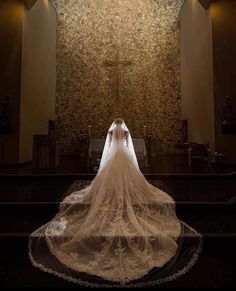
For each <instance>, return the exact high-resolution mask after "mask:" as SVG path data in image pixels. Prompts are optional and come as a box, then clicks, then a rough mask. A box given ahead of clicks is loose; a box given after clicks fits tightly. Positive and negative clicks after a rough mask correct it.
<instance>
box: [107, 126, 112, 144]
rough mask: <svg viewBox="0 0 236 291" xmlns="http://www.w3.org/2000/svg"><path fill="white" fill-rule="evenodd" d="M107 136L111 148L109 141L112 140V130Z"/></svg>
mask: <svg viewBox="0 0 236 291" xmlns="http://www.w3.org/2000/svg"><path fill="white" fill-rule="evenodd" d="M108 136H109V147H110V146H111V140H112V130H111V131H108Z"/></svg>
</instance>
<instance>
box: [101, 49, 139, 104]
mask: <svg viewBox="0 0 236 291" xmlns="http://www.w3.org/2000/svg"><path fill="white" fill-rule="evenodd" d="M103 65H104V67H106V68H114V71H113V72H112V77H113V76H114V77H115V82H114V83H115V86H113V87H112V90H113V93H115V94H114V95H115V97H116V98H117V101H120V91H121V90H120V89H121V81H122V78H123V68H125V67H130V66H132V65H133V63H132V61H130V60H122V59H120V56H119V53H117V55H116V58H115V59H114V60H105V61H104V62H103Z"/></svg>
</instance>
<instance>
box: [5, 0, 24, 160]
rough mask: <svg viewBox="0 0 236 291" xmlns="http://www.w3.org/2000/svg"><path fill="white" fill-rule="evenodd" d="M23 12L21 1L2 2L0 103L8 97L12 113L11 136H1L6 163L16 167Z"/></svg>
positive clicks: (6, 0) (7, 0) (9, 0)
mask: <svg viewBox="0 0 236 291" xmlns="http://www.w3.org/2000/svg"><path fill="white" fill-rule="evenodd" d="M23 11H24V7H23V4H22V2H21V1H20V0H4V1H2V0H1V1H0V103H2V100H3V98H4V97H5V96H9V97H10V101H11V103H12V110H13V111H12V116H13V120H12V125H13V133H12V135H0V142H1V143H4V148H5V156H4V162H5V163H17V162H18V158H19V118H20V116H19V110H20V104H19V102H20V89H21V48H22V21H23Z"/></svg>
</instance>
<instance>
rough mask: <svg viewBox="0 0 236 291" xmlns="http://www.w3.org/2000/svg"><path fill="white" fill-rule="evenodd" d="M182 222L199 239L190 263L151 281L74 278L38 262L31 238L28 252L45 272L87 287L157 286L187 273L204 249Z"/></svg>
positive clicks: (34, 264)
mask: <svg viewBox="0 0 236 291" xmlns="http://www.w3.org/2000/svg"><path fill="white" fill-rule="evenodd" d="M180 222H181V224H183V225H185V226H186V227H187V228H189V229H190V230H191V231H193V232H194V233H195V234H196V237H198V239H199V243H198V246H197V248H196V249H195V251H194V253H193V255H192V257H191V258H190V260H189V261H188V263H187V264H186V265H185V266H184V267H183V268H181V269H180V270H178V271H177V272H176V273H174V274H173V275H169V276H166V277H164V278H160V279H156V280H151V281H148V280H147V281H145V282H140V283H127V284H125V283H120V284H119V283H114V282H113V283H111V284H104V283H92V282H89V281H86V280H82V279H76V278H73V277H72V276H69V275H65V274H62V273H60V272H57V271H55V270H52V269H51V268H48V267H45V266H44V265H43V264H40V263H38V262H36V260H35V259H34V258H33V256H32V249H31V240H30V239H29V242H28V248H29V252H28V254H29V258H30V261H31V263H32V265H33V266H35V267H36V268H39V269H40V270H42V271H43V272H46V273H49V274H52V275H54V276H56V277H58V278H61V279H64V280H66V281H68V282H71V283H74V284H79V285H82V286H86V287H93V288H110V287H114V288H120V287H122V288H143V287H151V286H155V285H161V284H165V283H168V282H171V281H174V280H176V279H178V278H179V277H181V276H182V275H184V274H186V273H187V272H188V271H189V270H190V269H191V268H192V267H193V266H194V265H195V264H196V262H197V260H198V257H199V255H200V253H201V251H202V245H203V241H202V236H201V234H200V233H198V232H197V231H196V230H195V229H193V228H191V227H190V226H189V225H187V224H186V223H184V222H183V221H181V220H180ZM46 225H47V223H46V224H45V225H42V226H41V227H40V228H39V229H38V230H41V229H43V228H44V227H45V226H46ZM33 234H34V233H33ZM33 234H32V235H33ZM145 275H147V273H146V272H145V273H144V274H143V276H145ZM98 277H99V275H98Z"/></svg>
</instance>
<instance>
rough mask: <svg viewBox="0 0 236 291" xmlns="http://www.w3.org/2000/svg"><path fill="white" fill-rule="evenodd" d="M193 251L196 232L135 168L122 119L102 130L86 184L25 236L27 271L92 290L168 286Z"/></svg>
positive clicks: (197, 243)
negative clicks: (33, 268)
mask: <svg viewBox="0 0 236 291" xmlns="http://www.w3.org/2000/svg"><path fill="white" fill-rule="evenodd" d="M200 250H201V235H200V234H199V233H198V232H196V231H195V230H194V229H192V228H190V227H189V226H188V225H186V224H185V223H183V222H182V221H180V220H179V219H178V218H177V216H176V213H175V202H174V200H173V199H172V197H170V196H169V195H168V194H167V193H165V192H163V191H161V190H160V189H158V188H156V187H154V186H152V185H151V184H150V183H148V181H147V180H146V179H145V177H144V176H143V174H142V173H141V171H140V170H139V166H138V162H137V158H136V155H135V151H134V147H133V142H132V138H131V135H130V132H129V130H128V128H127V127H126V125H125V123H124V121H123V120H122V119H116V120H115V121H114V122H113V124H112V125H111V127H110V129H109V131H108V134H107V138H106V143H105V147H104V150H103V155H102V159H101V163H100V167H99V170H98V173H97V175H96V177H95V179H94V180H93V181H92V183H91V184H90V186H88V187H87V188H85V189H82V190H78V191H75V192H73V193H72V194H71V195H69V196H68V197H66V198H65V199H64V200H63V201H62V202H61V203H60V209H59V212H58V214H57V215H56V216H55V217H54V218H53V219H52V220H51V221H50V222H48V223H47V224H46V225H43V226H42V227H40V228H39V229H37V230H36V231H35V232H33V233H32V234H31V235H30V239H29V256H30V259H31V262H32V263H33V265H34V266H36V267H39V268H40V269H41V270H43V271H46V272H49V273H52V274H54V275H56V276H59V277H61V278H64V279H66V280H68V281H71V282H74V283H78V284H82V285H87V286H93V287H100V286H103V287H109V286H113V287H115V286H123V287H124V286H125V287H127V286H128V287H130V286H133V287H143V286H148V285H157V284H161V283H165V282H168V281H171V280H173V279H175V278H177V277H179V276H180V275H182V274H184V273H185V272H187V271H188V270H189V269H190V268H191V267H192V265H193V264H194V263H195V262H196V260H197V258H198V255H199V253H200Z"/></svg>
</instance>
